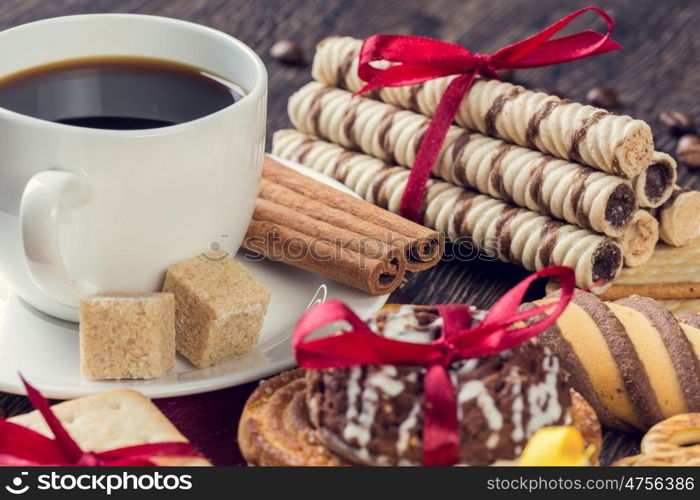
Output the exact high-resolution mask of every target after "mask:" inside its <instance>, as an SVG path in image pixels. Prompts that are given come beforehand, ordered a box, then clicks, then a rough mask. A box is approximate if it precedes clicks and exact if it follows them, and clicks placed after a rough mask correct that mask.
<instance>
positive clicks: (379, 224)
mask: <svg viewBox="0 0 700 500" xmlns="http://www.w3.org/2000/svg"><path fill="white" fill-rule="evenodd" d="M264 181H268V183H273V184H276V185H277V186H281V187H283V188H286V189H287V190H289V191H293V192H296V193H297V194H299V195H301V196H303V197H305V198H306V201H305V204H307V205H308V208H304V206H300V205H296V206H297V207H298V208H297V209H298V210H299V211H300V212H302V213H305V214H307V215H309V216H311V217H314V218H321V220H324V221H326V222H329V223H330V224H333V225H336V226H338V227H343V228H345V229H348V230H351V231H355V232H357V233H359V234H363V235H365V236H370V237H374V238H377V239H380V240H382V241H387V242H388V241H389V240H387V239H386V238H387V237H390V238H391V239H392V240H393V241H391V243H392V244H393V245H395V246H398V247H399V248H400V249H401V250H402V252H404V254H405V260H406V270H408V271H422V270H424V269H428V268H430V267H433V266H434V265H435V264H437V263H438V261H439V260H440V258H441V257H442V254H443V251H444V239H443V237H442V235H440V233H438V232H437V231H434V230H431V229H428V228H426V227H424V226H421V225H419V224H416V223H414V222H411V221H409V220H408V219H404V218H403V217H401V216H399V215H396V214H393V213H391V212H389V211H387V210H384V209H382V208H379V207H377V206H375V205H372V204H370V203H366V202H362V201H360V200H358V199H357V198H355V197H354V196H351V195H349V194H346V193H343V192H341V191H338V190H337V189H334V188H332V187H330V186H327V185H325V184H323V183H320V182H318V181H315V180H314V179H311V178H309V177H307V176H305V175H303V174H300V173H298V172H296V171H295V170H293V169H291V168H288V167H286V166H284V165H282V164H281V163H279V162H278V161H276V160H274V159H272V158H271V157H270V156H267V155H266V156H265V160H264V162H263V190H265V189H266V184H265V182H264ZM267 189H268V192H270V191H269V190H270V189H272V188H270V187H269V185H268V186H267ZM261 196H263V197H264V198H265V197H266V195H265V194H262V195H261ZM269 196H271V197H272V196H274V195H272V194H270V195H269ZM310 202H315V204H314V205H313V206H312V204H311V203H310ZM319 205H324V206H325V208H324V209H323V210H321V209H320V207H319ZM332 210H334V212H331V211H332ZM339 214H342V215H343V216H342V217H341V216H340V215H339ZM349 216H350V217H349ZM353 219H354V221H355V222H354V224H353V222H352V220H353ZM358 221H359V225H358ZM341 224H342V225H341ZM363 228H364V229H363ZM378 228H383V230H384V233H385V237H384V238H382V237H378V231H377V229H378ZM397 235H398V237H396V236H397Z"/></svg>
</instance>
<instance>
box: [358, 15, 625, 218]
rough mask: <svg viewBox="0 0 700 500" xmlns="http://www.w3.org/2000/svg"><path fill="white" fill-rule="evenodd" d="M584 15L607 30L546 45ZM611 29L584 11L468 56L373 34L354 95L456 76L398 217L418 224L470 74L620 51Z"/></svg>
mask: <svg viewBox="0 0 700 500" xmlns="http://www.w3.org/2000/svg"><path fill="white" fill-rule="evenodd" d="M587 11H593V12H596V13H597V14H598V15H599V16H600V17H602V18H603V20H604V21H605V24H606V25H607V28H608V32H607V33H606V34H605V35H601V34H600V33H598V32H596V31H592V30H585V31H579V32H578V33H574V34H571V35H567V36H562V37H559V38H556V39H554V40H550V38H552V37H553V36H554V35H555V34H556V33H558V32H559V31H560V30H562V29H563V28H564V27H565V26H567V25H568V24H569V23H570V22H571V21H573V20H574V19H575V18H577V17H578V16H580V15H581V14H583V13H584V12H587ZM614 26H615V22H614V21H613V19H612V18H611V17H610V16H609V15H608V14H606V13H605V12H604V11H603V10H601V9H600V8H598V7H593V6H589V7H585V8H583V9H579V10H577V11H576V12H573V13H571V14H569V15H568V16H566V17H564V18H563V19H560V20H559V21H557V22H556V23H554V24H552V25H551V26H549V27H547V28H545V29H543V30H542V31H540V32H539V33H537V34H535V35H533V36H531V37H530V38H526V39H525V40H522V41H520V42H517V43H514V44H512V45H508V46H507V47H504V48H502V49H500V50H498V51H496V52H495V53H494V54H473V53H471V52H469V51H468V50H467V49H466V48H464V47H462V46H460V45H457V44H454V43H448V42H443V41H441V40H434V39H432V38H423V37H417V36H403V35H375V36H371V37H369V38H368V39H367V40H365V42H364V44H363V45H362V50H361V51H360V64H359V68H358V74H359V76H360V78H361V79H362V80H363V81H365V82H367V84H366V85H365V86H364V87H363V88H362V89H361V90H360V91H359V92H357V93H358V94H361V93H364V92H369V91H370V90H374V89H376V88H379V87H400V86H404V85H416V84H419V83H422V82H425V81H428V80H433V79H435V78H441V77H444V76H449V75H460V76H458V77H457V78H455V79H454V80H453V81H452V82H451V83H450V84H449V85H448V86H447V89H446V90H445V93H444V94H443V96H442V98H441V99H440V103H439V104H438V106H437V108H436V110H435V113H434V114H433V117H432V120H431V122H430V126H429V127H428V130H427V131H426V133H425V136H424V138H423V141H422V142H421V145H420V148H419V151H418V154H417V155H416V160H415V162H414V164H413V167H412V169H411V174H410V176H409V178H408V183H407V185H406V189H405V191H404V194H403V198H402V199H401V215H403V216H404V217H406V218H407V219H410V220H412V221H415V222H420V218H421V203H422V200H423V194H424V191H425V185H426V183H427V181H428V178H429V177H430V172H431V170H432V168H433V165H434V164H435V160H436V159H437V156H438V153H439V152H440V148H441V146H442V143H443V141H444V140H445V135H446V134H447V130H448V129H449V126H450V124H451V123H452V121H453V120H454V117H455V114H456V113H457V109H458V107H459V105H460V103H461V102H462V99H463V98H464V96H465V95H466V93H467V91H468V90H469V88H470V87H471V85H472V83H473V82H474V78H475V77H476V75H482V76H485V77H489V78H498V75H497V74H496V70H499V69H522V68H536V67H539V66H550V65H552V64H559V63H562V62H567V61H574V60H576V59H582V58H584V57H590V56H595V55H598V54H604V53H606V52H610V51H612V50H618V49H621V48H622V46H621V45H620V44H618V43H617V42H615V41H614V40H612V38H610V37H611V35H612V31H613V27H614ZM373 61H389V62H392V63H401V64H398V65H394V66H390V67H388V68H385V69H379V68H375V67H374V66H372V64H371V63H372V62H373Z"/></svg>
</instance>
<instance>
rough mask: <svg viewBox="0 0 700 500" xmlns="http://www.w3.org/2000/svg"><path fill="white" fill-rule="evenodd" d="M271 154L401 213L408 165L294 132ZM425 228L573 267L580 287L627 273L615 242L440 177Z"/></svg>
mask: <svg viewBox="0 0 700 500" xmlns="http://www.w3.org/2000/svg"><path fill="white" fill-rule="evenodd" d="M272 152H273V154H275V155H278V156H281V157H283V158H287V159H289V160H293V161H297V162H299V163H302V164H304V165H306V166H308V167H310V168H313V169H314V170H317V171H319V172H322V173H324V174H326V175H328V176H330V177H333V178H334V179H336V180H338V181H340V182H342V183H344V184H345V185H346V186H348V187H349V188H350V189H352V190H353V191H355V192H356V193H357V194H358V195H360V196H361V197H362V198H364V199H365V200H367V201H369V202H370V203H374V204H376V205H379V206H380V207H382V208H386V209H388V210H390V211H392V212H394V213H398V211H399V208H400V204H401V196H402V195H403V191H404V188H405V186H406V181H407V179H408V175H409V171H408V170H407V169H405V168H403V167H399V166H391V165H388V164H386V163H385V162H383V161H382V160H379V159H377V158H373V157H371V156H368V155H364V154H361V153H354V152H350V151H347V150H346V149H344V148H342V147H340V146H338V145H336V144H331V143H329V142H325V141H323V140H320V139H316V138H314V137H312V136H309V135H306V134H302V133H300V132H297V131H295V130H281V131H278V132H276V133H275V134H274V136H273V145H272ZM422 223H423V224H424V225H425V226H427V227H430V228H433V229H436V230H438V231H440V232H441V233H443V234H445V235H446V236H449V237H451V238H452V239H453V241H463V242H465V243H468V244H471V245H475V246H476V248H477V249H478V250H479V251H480V252H482V253H483V254H485V255H487V256H489V257H491V258H500V259H501V260H502V261H505V262H512V263H514V264H518V265H521V266H522V267H524V268H525V269H528V270H530V271H536V270H538V269H542V268H543V267H546V266H548V265H564V266H569V267H572V268H574V269H575V271H576V279H577V285H578V286H581V287H586V286H591V285H593V284H594V283H595V282H597V281H599V280H603V281H606V282H608V281H610V280H612V279H614V278H615V277H616V276H617V274H618V273H619V271H620V268H621V267H622V251H621V249H620V247H619V245H618V244H617V243H615V242H614V241H613V240H612V239H610V238H607V237H605V236H602V235H599V234H596V233H592V232H590V231H588V230H586V229H581V228H580V227H578V226H574V225H571V224H565V223H563V222H558V221H555V220H553V219H551V218H550V217H547V216H545V215H541V214H538V213H536V212H533V211H531V210H527V209H524V208H518V207H515V206H513V205H509V204H507V203H504V202H503V201H500V200H497V199H494V198H491V197H489V196H485V195H480V194H477V193H474V192H473V191H469V190H466V189H464V188H462V187H459V186H455V185H453V184H450V183H448V182H445V181H439V180H437V179H431V180H430V181H429V182H428V185H427V189H426V194H425V199H424V210H423V221H422ZM602 289H603V287H601V290H602Z"/></svg>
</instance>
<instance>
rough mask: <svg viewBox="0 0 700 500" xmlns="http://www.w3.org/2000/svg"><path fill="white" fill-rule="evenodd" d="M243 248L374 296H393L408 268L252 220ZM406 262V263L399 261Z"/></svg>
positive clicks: (277, 226) (279, 226)
mask: <svg viewBox="0 0 700 500" xmlns="http://www.w3.org/2000/svg"><path fill="white" fill-rule="evenodd" d="M243 247H244V248H246V249H247V250H249V251H251V252H255V253H258V254H260V255H262V256H264V257H266V258H268V259H271V260H278V261H282V262H284V263H286V264H289V265H292V266H295V267H298V268H301V269H304V270H307V271H311V272H314V273H316V274H320V275H322V276H326V277H327V278H330V279H332V280H335V281H339V282H341V283H344V284H346V285H350V286H352V287H354V288H358V289H360V290H363V291H365V292H367V293H370V294H372V295H384V294H387V293H391V292H393V291H394V290H396V288H398V286H399V285H400V284H401V280H402V279H403V277H404V274H405V270H406V269H405V265H403V266H400V265H398V266H397V265H393V264H388V262H387V260H386V259H384V260H382V259H376V258H372V257H369V256H367V255H363V254H360V253H359V252H356V251H355V250H352V249H351V248H347V247H343V246H342V245H335V244H333V243H329V242H327V241H326V240H324V239H321V238H317V237H314V236H309V235H308V234H304V233H303V232H300V231H297V230H295V229H292V228H291V227H288V226H286V225H284V224H283V223H275V222H271V221H266V220H258V219H255V218H253V220H252V221H251V223H250V226H249V227H248V232H247V233H246V236H245V238H244V241H243ZM399 262H403V261H399Z"/></svg>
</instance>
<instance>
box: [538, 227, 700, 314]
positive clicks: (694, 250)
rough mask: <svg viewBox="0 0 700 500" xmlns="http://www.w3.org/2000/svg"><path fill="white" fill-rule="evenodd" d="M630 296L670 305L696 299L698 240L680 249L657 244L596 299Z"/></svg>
mask: <svg viewBox="0 0 700 500" xmlns="http://www.w3.org/2000/svg"><path fill="white" fill-rule="evenodd" d="M548 287H549V291H551V290H553V289H556V288H557V287H558V282H556V281H550V282H549V283H548ZM631 295H642V296H645V297H651V298H653V299H657V300H660V299H664V300H674V301H678V300H688V299H700V238H698V239H696V240H695V241H693V242H692V243H691V244H690V245H687V246H684V247H673V246H671V245H667V244H665V243H658V244H657V245H656V248H655V249H654V252H653V254H652V255H651V257H650V258H649V260H648V261H647V262H645V263H644V265H642V266H639V267H635V268H630V267H626V268H624V269H622V271H621V272H620V274H619V276H618V277H617V279H615V282H614V283H613V284H612V285H611V286H610V287H609V288H608V289H607V290H605V291H602V292H600V294H599V297H600V298H601V299H603V300H617V299H622V298H625V297H629V296H631ZM699 312H700V311H699Z"/></svg>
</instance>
